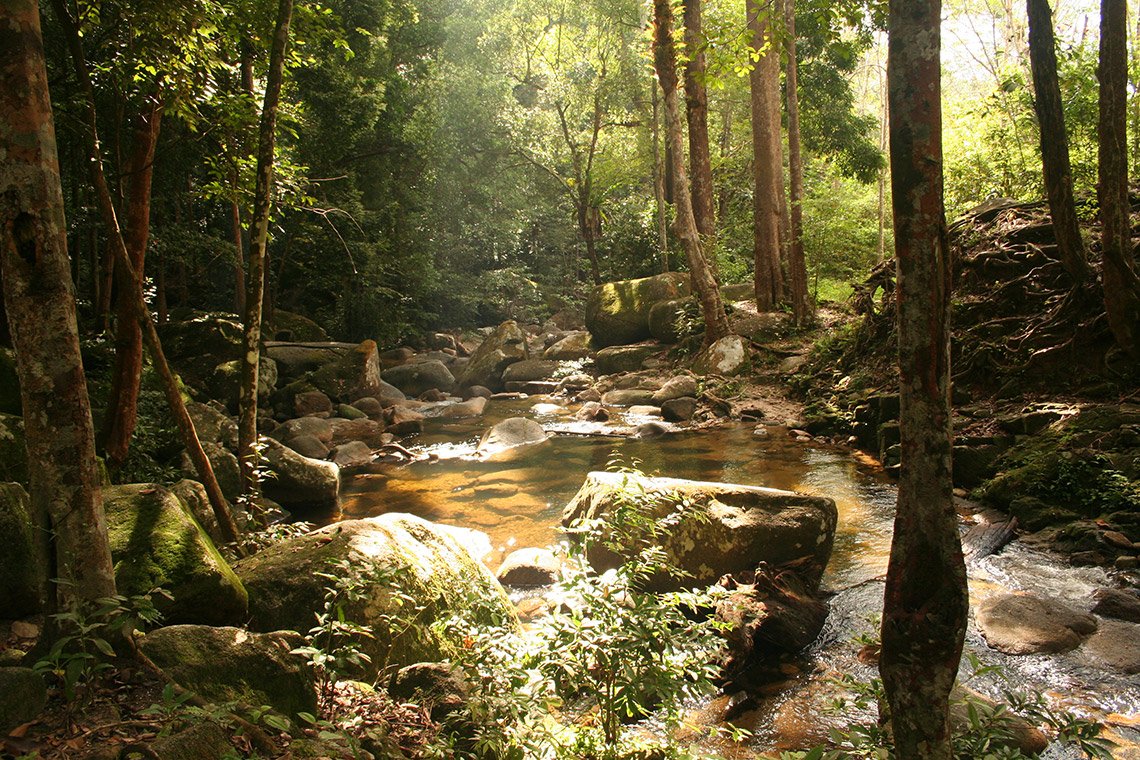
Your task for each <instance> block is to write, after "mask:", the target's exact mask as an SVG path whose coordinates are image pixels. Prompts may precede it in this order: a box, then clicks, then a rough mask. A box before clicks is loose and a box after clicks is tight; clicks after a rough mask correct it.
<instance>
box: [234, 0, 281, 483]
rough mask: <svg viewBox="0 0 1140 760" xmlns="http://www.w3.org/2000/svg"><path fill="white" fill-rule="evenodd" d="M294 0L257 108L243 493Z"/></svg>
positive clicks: (253, 437) (277, 34)
mask: <svg viewBox="0 0 1140 760" xmlns="http://www.w3.org/2000/svg"><path fill="white" fill-rule="evenodd" d="M292 16H293V0H280V2H279V3H278V6H277V25H276V28H275V29H274V31H273V43H272V46H271V48H270V51H269V74H268V77H267V79H266V83H265V100H264V102H263V105H262V108H261V127H260V134H259V135H258V148H257V190H256V192H255V193H254V200H253V218H252V219H251V221H250V235H249V238H250V246H249V272H248V275H247V276H246V281H245V286H246V291H245V331H244V345H243V352H242V362H241V394H240V398H239V400H238V405H239V407H240V409H239V411H240V416H239V419H238V461H239V462H240V463H241V474H242V493H243V494H245V495H246V496H251V495H255V494H256V493H257V488H258V486H257V477H256V472H255V470H256V467H257V453H256V451H255V449H254V444H255V443H256V442H257V384H258V370H259V365H260V361H261V309H262V304H263V299H264V295H265V247H266V244H267V243H268V240H269V212H270V209H271V207H272V205H273V150H274V143H275V138H276V134H277V105H278V102H279V101H280V98H281V83H282V80H283V79H284V76H285V46H286V44H287V43H288V41H289V23H290V21H291V19H292Z"/></svg>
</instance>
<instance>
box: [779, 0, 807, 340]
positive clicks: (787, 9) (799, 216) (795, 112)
mask: <svg viewBox="0 0 1140 760" xmlns="http://www.w3.org/2000/svg"><path fill="white" fill-rule="evenodd" d="M784 27H785V29H786V31H787V41H786V43H785V44H786V47H787V51H788V65H787V68H786V69H784V80H785V82H784V87H785V89H786V91H787V95H786V100H787V103H788V195H789V196H790V197H789V206H790V209H789V212H790V215H791V216H790V221H791V226H790V229H789V230H788V233H789V234H788V275H789V277H790V279H791V284H792V315H793V316H794V317H795V319H796V324H797V325H800V326H803V325H805V324H807V323H808V322H809V321H811V318H812V304H811V302H810V301H809V300H808V278H807V262H806V261H804V211H803V203H804V164H803V157H802V156H801V155H800V96H799V91H798V86H799V85H798V80H797V74H798V72H797V69H796V9H795V0H784Z"/></svg>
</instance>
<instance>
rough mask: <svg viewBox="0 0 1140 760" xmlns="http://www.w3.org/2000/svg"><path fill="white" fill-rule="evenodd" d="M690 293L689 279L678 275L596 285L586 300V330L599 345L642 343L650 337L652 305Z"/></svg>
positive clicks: (667, 274)
mask: <svg viewBox="0 0 1140 760" xmlns="http://www.w3.org/2000/svg"><path fill="white" fill-rule="evenodd" d="M689 293H690V285H689V276H688V275H687V274H682V273H680V272H666V273H665V274H659V275H656V276H654V277H643V278H641V279H638V280H621V281H618V282H608V283H604V284H602V285H598V286H597V287H595V288H594V289H593V290H592V291H590V296H589V298H587V300H586V329H587V330H589V331H590V334H591V335H593V336H594V342H595V343H596V344H597V345H599V346H616V345H622V344H627V343H636V342H637V341H639V340H645V339H646V338H649V337H651V333H650V332H649V311H650V309H652V308H653V305H654V304H656V303H658V302H660V301H669V300H674V299H677V298H683V297H685V296H687V295H689Z"/></svg>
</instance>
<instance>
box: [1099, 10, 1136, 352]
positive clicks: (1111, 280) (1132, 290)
mask: <svg viewBox="0 0 1140 760" xmlns="http://www.w3.org/2000/svg"><path fill="white" fill-rule="evenodd" d="M1127 10H1128V5H1127V3H1126V2H1125V0H1102V2H1101V4H1100V64H1099V66H1097V72H1096V76H1097V79H1098V80H1099V82H1100V98H1099V100H1100V134H1099V144H1100V150H1099V158H1100V183H1099V186H1098V188H1097V195H1098V198H1099V201H1100V221H1101V233H1100V247H1101V256H1102V264H1101V278H1102V281H1103V285H1104V309H1105V311H1106V312H1107V314H1108V325H1109V327H1110V328H1111V329H1112V334H1113V336H1114V337H1115V338H1116V342H1117V344H1118V345H1119V346H1120V347H1121V348H1122V349H1124V350H1125V351H1126V352H1128V354H1129V355H1130V356H1132V357H1133V358H1140V280H1138V279H1137V276H1136V269H1135V266H1136V264H1135V255H1134V254H1133V252H1132V223H1131V220H1130V219H1129V204H1128V136H1127V133H1128V128H1127V126H1128V125H1127V107H1128V106H1127V103H1128V101H1127V98H1128V57H1127V56H1128V53H1127V47H1128V39H1127V21H1128V18H1127Z"/></svg>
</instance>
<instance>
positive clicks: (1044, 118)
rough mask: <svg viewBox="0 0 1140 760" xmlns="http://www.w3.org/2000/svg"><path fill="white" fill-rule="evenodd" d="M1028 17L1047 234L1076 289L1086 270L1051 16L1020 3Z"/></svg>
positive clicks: (1045, 8) (1038, 4) (1041, 6)
mask: <svg viewBox="0 0 1140 760" xmlns="http://www.w3.org/2000/svg"><path fill="white" fill-rule="evenodd" d="M1026 9H1027V11H1028V14H1029V62H1030V65H1031V67H1032V69H1033V89H1034V91H1035V93H1036V97H1035V98H1034V103H1033V105H1034V108H1035V110H1036V111H1037V121H1038V122H1039V124H1040V125H1041V167H1042V171H1043V174H1044V178H1045V191H1046V194H1047V195H1048V196H1049V211H1050V213H1051V215H1052V217H1053V234H1054V236H1055V237H1056V238H1057V248H1058V250H1059V251H1060V254H1061V263H1062V264H1063V265H1064V267H1065V271H1066V272H1068V273H1069V276H1070V277H1072V278H1073V281H1074V282H1076V283H1081V282H1084V281H1085V280H1086V279H1088V275H1089V265H1088V260H1087V259H1086V258H1085V244H1084V241H1083V240H1081V228H1080V224H1079V223H1078V221H1077V204H1076V202H1075V201H1074V200H1073V174H1072V170H1071V169H1070V168H1069V137H1068V133H1067V132H1066V131H1065V110H1064V106H1063V105H1062V101H1061V85H1060V84H1059V83H1058V81H1057V53H1056V50H1055V49H1054V43H1053V14H1052V12H1051V11H1050V10H1049V2H1048V0H1026Z"/></svg>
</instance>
